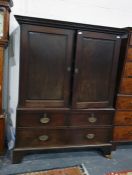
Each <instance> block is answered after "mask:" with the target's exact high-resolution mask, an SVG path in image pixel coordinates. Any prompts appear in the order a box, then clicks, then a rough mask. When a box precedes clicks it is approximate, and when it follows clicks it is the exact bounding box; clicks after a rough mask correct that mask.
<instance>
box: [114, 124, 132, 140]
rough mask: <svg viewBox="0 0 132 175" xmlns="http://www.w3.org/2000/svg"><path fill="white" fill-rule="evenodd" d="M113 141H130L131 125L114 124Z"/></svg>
mask: <svg viewBox="0 0 132 175" xmlns="http://www.w3.org/2000/svg"><path fill="white" fill-rule="evenodd" d="M114 140H115V141H132V126H116V127H115V129H114Z"/></svg>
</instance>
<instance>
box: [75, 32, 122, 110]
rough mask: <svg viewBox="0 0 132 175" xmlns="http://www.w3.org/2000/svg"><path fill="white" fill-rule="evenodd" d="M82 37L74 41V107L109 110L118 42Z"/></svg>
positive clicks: (87, 34)
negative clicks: (75, 47)
mask: <svg viewBox="0 0 132 175" xmlns="http://www.w3.org/2000/svg"><path fill="white" fill-rule="evenodd" d="M81 33H82V34H80V33H79V32H78V38H77V50H76V66H75V76H74V91H75V92H74V97H73V106H74V107H77V108H88V107H111V106H112V105H113V96H114V88H115V77H116V69H117V63H118V54H119V43H120V39H117V38H116V36H115V35H110V34H103V33H96V32H81ZM76 70H78V71H76Z"/></svg>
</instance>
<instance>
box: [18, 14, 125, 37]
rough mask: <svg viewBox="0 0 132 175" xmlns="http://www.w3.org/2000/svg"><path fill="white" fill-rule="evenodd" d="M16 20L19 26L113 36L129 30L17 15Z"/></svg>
mask: <svg viewBox="0 0 132 175" xmlns="http://www.w3.org/2000/svg"><path fill="white" fill-rule="evenodd" d="M15 18H16V20H17V21H18V23H19V24H31V25H39V26H48V27H57V28H65V29H76V30H89V31H96V32H97V31H98V32H105V33H111V34H127V33H128V29H127V28H115V27H106V26H98V25H89V24H82V23H75V22H68V21H59V20H52V19H43V18H36V17H27V16H19V15H15Z"/></svg>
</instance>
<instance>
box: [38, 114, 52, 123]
mask: <svg viewBox="0 0 132 175" xmlns="http://www.w3.org/2000/svg"><path fill="white" fill-rule="evenodd" d="M49 122H50V118H49V117H47V114H44V115H43V117H42V118H40V123H43V124H47V123H49Z"/></svg>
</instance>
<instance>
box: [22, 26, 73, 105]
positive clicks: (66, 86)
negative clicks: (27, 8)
mask: <svg viewBox="0 0 132 175" xmlns="http://www.w3.org/2000/svg"><path fill="white" fill-rule="evenodd" d="M73 38H74V31H72V30H67V29H59V28H53V27H44V26H35V25H27V24H22V25H21V53H20V54H21V55H20V65H21V67H20V90H19V93H20V94H19V107H38V108H39V107H44V108H46V107H62V108H64V107H68V106H69V100H70V79H71V64H72V50H73Z"/></svg>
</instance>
